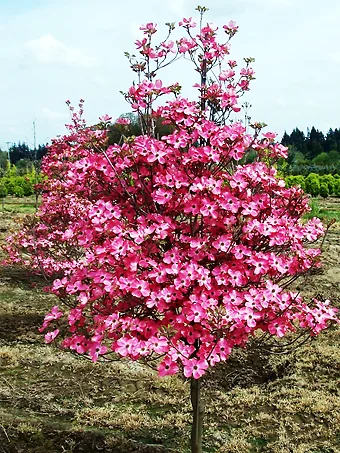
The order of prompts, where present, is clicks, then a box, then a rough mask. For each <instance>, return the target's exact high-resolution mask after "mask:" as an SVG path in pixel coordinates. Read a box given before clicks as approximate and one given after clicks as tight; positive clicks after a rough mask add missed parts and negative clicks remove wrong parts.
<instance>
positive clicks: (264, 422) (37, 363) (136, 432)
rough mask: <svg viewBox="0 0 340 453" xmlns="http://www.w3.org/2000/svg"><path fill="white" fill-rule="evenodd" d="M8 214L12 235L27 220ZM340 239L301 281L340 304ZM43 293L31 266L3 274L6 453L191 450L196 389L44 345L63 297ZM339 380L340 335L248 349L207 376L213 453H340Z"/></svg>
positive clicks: (0, 403) (0, 428) (1, 401)
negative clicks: (289, 349) (320, 268)
mask: <svg viewBox="0 0 340 453" xmlns="http://www.w3.org/2000/svg"><path fill="white" fill-rule="evenodd" d="M1 215H2V217H0V234H1V235H2V238H4V236H5V234H6V232H7V231H8V229H9V228H10V227H11V226H12V225H13V220H15V218H13V214H8V213H5V214H1V213H0V216H1ZM339 232H340V229H338V228H333V229H332V230H331V233H330V235H329V237H328V239H327V241H326V243H325V252H326V253H325V258H326V263H325V268H324V272H323V274H320V275H313V276H310V277H308V279H306V280H305V281H304V282H302V283H301V288H303V289H304V291H306V292H307V293H309V294H313V293H315V292H317V293H320V294H321V295H322V296H323V297H332V298H333V300H334V301H335V302H336V303H339V300H337V297H339V296H338V290H339V277H338V275H340V274H339V273H340V264H339V255H340V253H339V252H340V250H339V247H340V245H339ZM33 280H34V283H36V285H37V286H36V287H32V281H33ZM42 286H43V282H41V281H39V279H37V278H35V279H33V277H32V276H30V275H27V273H25V272H24V271H23V270H22V269H19V268H12V269H4V268H1V269H0V452H1V453H47V452H51V453H66V452H67V453H71V452H74V453H80V452H88V453H90V452H91V453H92V452H99V451H105V452H107V453H120V452H121V453H123V452H124V453H129V452H130V453H135V452H143V453H170V452H173V453H174V452H181V453H182V452H183V453H184V452H188V449H187V443H188V442H187V441H188V438H189V433H190V420H191V414H190V405H189V386H188V383H187V382H185V381H183V380H182V379H181V378H179V377H172V378H166V379H159V378H158V377H157V376H156V375H155V373H154V372H153V371H152V370H150V369H149V368H146V367H144V366H142V365H140V364H137V363H130V362H124V361H120V362H112V363H107V364H93V363H91V362H89V361H87V360H84V359H81V358H78V357H77V356H74V355H72V354H70V353H67V352H64V351H59V350H57V349H56V348H55V347H54V346H46V345H44V344H43V340H42V337H41V335H40V334H39V333H38V332H37V327H38V326H39V325H40V323H41V321H42V319H43V316H44V313H45V312H46V310H47V309H48V308H49V307H50V306H51V304H52V303H53V297H52V296H48V295H46V294H45V293H43V292H42V291H41V288H42ZM339 376H340V352H339V329H338V330H337V329H330V330H329V331H328V332H326V333H324V334H322V335H321V336H320V337H319V338H318V339H317V340H315V341H311V342H309V343H307V344H305V345H304V346H303V347H302V348H301V349H299V350H298V351H296V352H294V353H291V354H289V355H284V356H269V355H267V354H266V353H265V352H264V351H260V352H259V351H256V350H254V351H252V350H249V351H248V352H246V351H237V352H236V353H235V354H234V355H233V357H232V359H231V360H230V361H229V362H228V363H226V364H224V365H223V366H219V367H216V368H214V369H212V370H211V373H210V374H209V375H208V376H207V377H206V379H205V383H204V390H203V391H204V399H205V402H206V420H205V434H204V439H205V441H204V443H205V445H204V451H205V452H209V453H212V452H218V453H339V452H340V428H339V426H340V395H339Z"/></svg>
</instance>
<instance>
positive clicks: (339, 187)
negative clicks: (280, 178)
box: [285, 173, 340, 198]
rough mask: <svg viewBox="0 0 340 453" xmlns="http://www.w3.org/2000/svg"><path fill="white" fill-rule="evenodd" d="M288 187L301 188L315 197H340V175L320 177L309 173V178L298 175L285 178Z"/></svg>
mask: <svg viewBox="0 0 340 453" xmlns="http://www.w3.org/2000/svg"><path fill="white" fill-rule="evenodd" d="M285 181H286V185H287V187H293V186H298V185H299V186H300V187H301V188H302V189H303V190H304V191H305V192H306V193H308V194H310V195H312V196H313V197H317V196H319V195H320V196H321V197H323V198H327V197H328V196H329V195H335V196H337V197H340V175H318V174H316V173H309V175H308V176H302V175H296V176H286V177H285Z"/></svg>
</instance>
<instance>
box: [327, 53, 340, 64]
mask: <svg viewBox="0 0 340 453" xmlns="http://www.w3.org/2000/svg"><path fill="white" fill-rule="evenodd" d="M328 56H329V58H330V59H331V60H333V61H335V62H336V63H340V52H334V53H330V54H329V55H328Z"/></svg>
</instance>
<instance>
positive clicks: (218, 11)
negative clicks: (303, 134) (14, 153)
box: [0, 0, 340, 149]
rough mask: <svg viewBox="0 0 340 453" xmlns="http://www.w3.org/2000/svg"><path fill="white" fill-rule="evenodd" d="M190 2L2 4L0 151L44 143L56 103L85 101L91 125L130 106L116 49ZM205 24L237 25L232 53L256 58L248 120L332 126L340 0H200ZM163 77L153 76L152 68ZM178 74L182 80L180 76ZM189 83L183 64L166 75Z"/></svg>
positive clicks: (336, 120) (57, 118) (337, 119)
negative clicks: (12, 145)
mask: <svg viewBox="0 0 340 453" xmlns="http://www.w3.org/2000/svg"><path fill="white" fill-rule="evenodd" d="M197 3H198V0H194V1H192V0H172V1H166V0H164V1H160V0H144V1H143V2H142V1H140V0H124V1H116V0H96V1H94V0H58V1H57V0H0V68H1V70H0V147H2V149H6V144H5V143H6V142H7V141H8V142H17V141H19V140H20V141H26V142H27V143H29V144H30V145H31V144H32V142H33V131H32V122H33V120H34V119H35V120H36V131H37V142H38V143H45V142H47V141H48V140H50V139H51V138H53V137H54V136H56V135H58V134H62V133H64V131H65V129H64V124H65V122H67V121H68V119H69V115H68V110H67V108H66V105H65V103H64V101H65V100H66V99H70V100H71V102H72V103H73V104H77V102H78V100H79V99H80V98H84V99H85V101H86V102H85V116H86V118H87V119H88V122H89V123H93V122H96V121H97V118H98V117H99V116H101V115H103V114H105V113H108V114H109V115H110V116H113V117H114V118H115V117H117V116H119V115H120V114H121V113H124V112H127V111H129V106H128V104H126V102H125V101H124V98H123V97H122V95H121V94H120V93H119V91H120V90H123V91H125V90H127V89H128V87H129V86H130V84H131V82H132V80H133V74H132V72H130V70H129V65H128V62H127V60H126V59H125V57H124V55H123V52H124V51H130V52H131V51H133V50H134V44H133V43H134V41H135V39H136V38H137V37H138V36H140V35H139V32H138V26H139V25H140V24H143V23H146V22H156V23H157V24H158V25H159V26H161V25H162V24H164V23H165V22H169V21H170V22H172V21H177V20H180V19H181V18H182V17H183V16H185V17H188V16H192V15H195V14H196V12H195V11H194V9H195V7H196V6H197ZM200 3H201V4H202V5H205V6H206V7H208V8H209V12H208V13H207V15H206V20H207V21H209V22H213V23H214V24H215V25H219V26H222V25H223V24H224V23H227V22H229V20H231V19H233V20H235V21H236V22H237V23H238V25H239V26H240V29H239V33H238V34H237V35H236V37H235V38H234V39H233V45H232V49H231V57H232V58H233V59H235V60H238V61H240V62H241V60H242V58H243V57H247V56H252V57H254V58H255V59H256V61H255V63H254V65H253V67H254V69H255V72H256V80H255V81H254V82H253V85H252V89H251V91H250V92H249V93H248V94H247V96H246V98H244V101H248V102H250V103H251V104H252V108H251V109H250V115H251V117H252V120H254V121H264V122H266V123H267V124H268V128H267V129H268V130H271V131H275V132H278V133H279V134H282V133H283V132H284V130H287V131H291V130H292V129H293V128H294V127H296V126H297V127H299V128H300V129H302V130H304V131H306V129H307V127H308V126H309V127H311V126H312V125H314V126H316V127H317V128H319V129H321V130H323V131H325V132H326V131H327V130H328V129H329V128H330V127H332V128H335V127H340V115H339V108H340V88H339V86H338V84H339V81H340V45H339V43H340V27H339V23H340V2H338V0H323V1H322V2H320V1H319V0H232V1H223V0H205V2H204V1H203V0H200ZM160 75H161V74H160ZM179 76H180V77H179ZM164 77H165V79H166V80H167V81H173V82H175V81H177V79H178V81H179V82H180V84H181V85H183V86H185V87H187V93H189V94H190V89H188V87H190V85H192V83H194V81H195V80H194V73H193V72H192V73H191V72H190V71H189V66H184V62H182V63H178V64H177V65H173V66H172V67H170V68H169V70H168V71H167V73H165V74H164Z"/></svg>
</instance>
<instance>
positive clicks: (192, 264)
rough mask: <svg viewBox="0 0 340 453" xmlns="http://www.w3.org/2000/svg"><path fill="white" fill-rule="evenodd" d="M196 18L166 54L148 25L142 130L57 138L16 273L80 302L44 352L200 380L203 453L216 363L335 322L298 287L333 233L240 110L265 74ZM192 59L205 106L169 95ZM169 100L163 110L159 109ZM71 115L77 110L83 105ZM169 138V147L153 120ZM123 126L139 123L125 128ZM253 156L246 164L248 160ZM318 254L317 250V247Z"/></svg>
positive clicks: (265, 136)
mask: <svg viewBox="0 0 340 453" xmlns="http://www.w3.org/2000/svg"><path fill="white" fill-rule="evenodd" d="M198 11H199V13H200V16H201V21H200V24H199V26H198V27H197V25H196V23H195V22H194V21H193V20H192V18H188V19H187V18H185V19H183V20H182V21H181V22H179V24H178V25H179V28H180V29H182V31H183V32H184V34H185V36H184V37H180V38H178V40H177V41H176V42H174V41H172V40H171V39H170V38H171V36H172V34H173V33H174V28H175V26H174V24H167V26H168V36H167V37H166V39H164V40H161V41H160V43H158V44H154V39H155V35H156V32H157V26H156V25H155V24H153V23H148V24H146V25H145V26H142V27H141V31H142V32H143V37H142V38H141V39H140V40H137V41H136V47H137V50H138V53H139V56H138V57H135V56H134V55H129V54H127V57H128V59H129V61H130V64H131V67H132V69H133V71H134V72H136V74H137V76H138V83H136V84H134V85H133V86H132V87H131V88H130V89H129V90H128V92H127V93H125V98H126V100H127V101H128V102H129V103H130V104H131V107H132V110H133V111H134V112H136V113H137V114H138V116H139V121H140V125H141V128H142V131H143V135H141V136H138V137H129V138H126V139H125V140H122V142H121V143H120V144H116V145H113V146H108V145H107V130H108V127H109V124H110V120H111V118H110V117H108V116H104V117H102V118H101V122H100V123H99V125H97V126H96V127H88V126H86V123H85V121H84V120H83V119H82V113H83V101H81V103H80V110H79V112H74V111H73V124H72V125H71V126H69V133H68V134H67V135H66V136H64V137H61V138H58V139H56V140H54V141H53V143H52V145H51V147H50V150H49V154H48V156H47V157H46V158H45V160H44V164H43V172H44V174H45V175H46V176H47V177H48V178H47V180H46V181H45V182H44V183H43V191H44V195H43V200H42V204H41V207H40V210H39V212H38V214H37V216H36V217H35V218H34V219H33V220H31V221H30V222H27V224H26V226H24V228H23V229H22V230H21V231H19V232H18V233H16V234H14V235H13V236H12V237H11V238H9V246H8V252H9V255H10V260H11V261H12V262H21V263H23V264H25V265H27V266H30V267H31V268H33V269H36V270H37V271H43V272H44V273H45V275H48V276H49V277H50V278H51V279H52V281H53V283H52V285H51V288H50V290H51V291H52V292H53V293H54V294H56V295H57V296H58V297H59V298H60V299H61V301H63V302H64V303H65V304H66V305H68V306H69V309H68V310H61V309H60V308H59V307H58V306H55V307H53V308H52V310H51V311H50V313H48V314H47V315H46V317H45V320H44V323H43V326H42V328H41V331H46V329H47V333H46V334H45V339H46V342H48V343H49V342H51V341H53V340H55V338H56V337H58V334H59V327H58V326H59V323H60V320H62V319H63V318H65V317H66V319H67V323H68V326H69V328H68V333H67V334H66V336H65V335H64V336H63V339H62V343H61V344H62V346H63V347H65V348H69V349H71V350H72V351H75V352H77V353H80V354H86V355H88V356H90V357H91V358H92V360H94V361H97V360H98V358H100V357H101V356H105V355H106V356H107V355H108V354H112V353H116V354H118V355H119V356H121V357H126V358H130V359H132V360H137V359H141V358H159V365H158V372H159V375H160V376H166V375H170V374H176V373H178V372H181V371H183V373H184V376H185V377H186V378H189V379H191V399H192V404H193V409H194V423H193V430H192V452H196V453H198V452H200V451H201V448H202V447H201V430H202V410H201V406H200V403H199V398H200V392H199V383H200V378H201V376H203V375H204V373H206V371H207V370H208V369H209V367H212V366H214V365H215V364H216V363H219V362H221V361H225V360H227V359H228V357H229V355H230V353H231V351H232V350H233V348H235V347H238V346H241V347H244V346H245V345H246V343H247V342H248V340H249V339H251V338H253V337H254V336H255V335H256V332H257V331H260V332H262V333H264V334H268V335H270V336H274V337H278V338H281V337H283V336H285V335H286V334H287V333H289V332H294V331H296V330H297V329H301V328H302V329H305V330H306V331H307V332H308V333H310V334H311V335H316V334H318V333H319V332H320V331H321V330H323V329H325V328H326V327H327V326H328V324H329V322H337V321H336V310H335V309H334V308H332V307H331V306H330V305H329V302H328V301H326V302H320V301H318V300H315V299H313V300H311V301H307V300H303V298H302V297H301V296H300V295H299V294H298V293H297V292H295V291H290V290H289V285H290V283H292V282H293V281H294V280H295V279H296V278H297V277H299V276H301V275H303V274H304V273H306V272H307V271H309V270H310V269H311V268H313V267H316V266H319V254H320V251H319V250H318V249H317V248H313V247H312V246H311V245H310V244H311V243H313V242H315V241H316V240H317V239H318V238H319V237H320V236H322V235H323V227H322V224H321V222H320V220H318V219H312V220H309V221H308V222H302V221H301V217H302V215H303V214H304V213H305V212H307V211H308V210H309V207H308V200H307V198H306V196H305V195H304V193H303V192H302V190H301V189H299V188H297V187H292V188H286V187H285V183H284V181H283V180H281V179H279V178H278V176H277V172H276V170H275V167H274V163H275V161H276V160H277V159H278V158H281V157H286V152H287V149H286V148H284V147H283V146H282V145H280V144H277V143H275V137H276V135H275V134H273V133H270V132H267V133H262V128H263V124H259V123H255V124H253V125H252V127H253V133H252V134H249V133H247V131H246V128H245V126H244V125H243V124H242V123H241V122H238V121H234V122H231V121H230V119H229V118H230V115H231V114H232V113H233V112H239V111H240V104H239V100H240V97H241V96H242V94H243V93H244V92H245V91H247V90H248V89H249V85H250V82H251V81H252V79H253V78H254V71H253V69H252V67H251V64H252V62H253V59H251V58H246V59H245V65H244V67H242V68H241V69H240V70H239V71H238V69H237V68H238V66H237V63H236V61H234V60H232V59H229V52H230V39H231V38H232V37H233V36H234V35H235V33H236V32H237V29H238V27H237V26H236V24H235V23H234V22H232V21H231V22H229V24H227V25H224V26H223V29H222V31H223V33H224V37H225V40H224V41H223V42H222V43H220V42H219V41H218V29H217V27H214V26H213V25H211V24H207V25H203V19H202V17H203V13H204V12H205V11H206V9H205V8H203V7H198ZM181 56H183V57H185V58H186V59H187V60H190V61H191V62H192V64H193V65H194V68H195V70H196V72H197V73H198V74H199V75H200V78H199V80H198V83H197V84H196V85H195V88H196V90H197V99H196V100H189V99H186V98H185V97H182V96H181V88H180V86H179V84H177V83H174V84H172V85H168V86H167V85H164V84H163V83H162V81H161V80H160V79H159V78H158V72H159V71H160V70H161V69H162V68H163V67H164V66H166V65H168V64H169V63H171V62H173V61H175V60H177V59H178V58H180V57H181ZM163 98H166V99H165V100H164V102H162V103H161V102H160V100H162V99H163ZM71 109H72V108H71ZM159 119H162V121H163V122H164V123H165V124H168V125H170V126H171V127H172V129H171V130H173V132H172V133H170V134H169V135H167V136H163V137H162V138H157V137H156V136H155V135H156V134H155V123H156V121H159ZM117 123H118V124H120V127H121V128H122V136H124V128H128V127H129V126H128V120H126V119H120V120H119V121H118V122H117ZM250 152H251V153H252V154H254V152H255V153H256V157H255V159H253V161H252V162H250V163H246V162H247V159H246V158H247V155H248V154H249V153H250ZM308 244H309V245H308Z"/></svg>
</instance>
